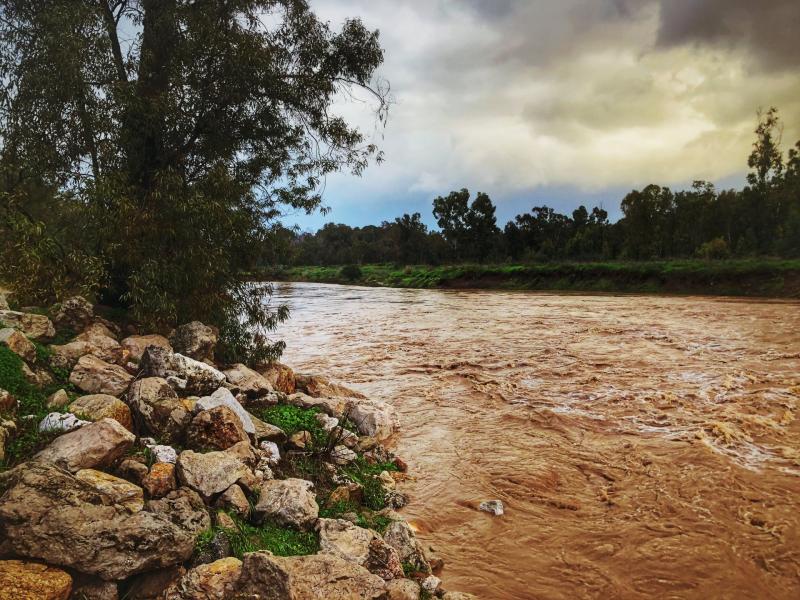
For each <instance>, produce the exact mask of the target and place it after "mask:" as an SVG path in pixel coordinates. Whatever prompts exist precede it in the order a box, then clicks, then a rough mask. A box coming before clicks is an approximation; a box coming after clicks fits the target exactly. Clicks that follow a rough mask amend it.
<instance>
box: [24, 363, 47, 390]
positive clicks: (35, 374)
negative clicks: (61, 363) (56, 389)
mask: <svg viewBox="0 0 800 600" xmlns="http://www.w3.org/2000/svg"><path fill="white" fill-rule="evenodd" d="M22 375H23V377H25V379H26V380H27V381H28V383H32V384H33V385H35V386H38V387H46V386H48V385H50V384H52V383H53V378H52V377H51V376H50V374H49V373H48V372H47V371H46V370H45V369H43V368H41V367H38V368H36V370H35V371H32V370H31V368H30V367H29V366H28V365H27V363H22Z"/></svg>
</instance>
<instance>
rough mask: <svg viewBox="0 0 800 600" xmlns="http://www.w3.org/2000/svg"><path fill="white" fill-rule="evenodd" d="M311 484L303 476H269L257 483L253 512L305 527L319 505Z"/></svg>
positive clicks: (287, 523) (263, 516)
mask: <svg viewBox="0 0 800 600" xmlns="http://www.w3.org/2000/svg"><path fill="white" fill-rule="evenodd" d="M313 487H314V484H313V483H311V482H310V481H306V480H304V479H294V478H292V479H273V480H270V481H265V482H264V483H263V484H262V485H261V490H260V493H259V496H258V503H257V504H256V506H255V509H254V512H255V515H256V516H257V517H258V518H259V519H261V520H263V519H265V518H269V519H272V520H275V521H277V522H278V523H280V524H281V525H290V526H292V527H297V528H298V529H308V528H310V527H311V526H312V525H313V524H314V521H316V520H317V517H318V516H319V506H318V505H317V501H316V499H315V497H314V493H313V492H312V491H311V490H312V488H313Z"/></svg>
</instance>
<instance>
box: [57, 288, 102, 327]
mask: <svg viewBox="0 0 800 600" xmlns="http://www.w3.org/2000/svg"><path fill="white" fill-rule="evenodd" d="M50 312H51V313H52V314H53V322H54V323H55V324H56V325H57V326H58V327H59V328H60V329H71V330H72V331H82V330H83V329H85V328H86V327H87V326H88V325H89V324H90V323H91V322H92V319H94V307H93V306H92V303H91V302H89V301H88V300H87V299H86V298H84V297H83V296H73V297H72V298H67V299H66V300H64V301H63V302H62V303H61V304H57V305H55V306H53V307H52V308H51V309H50Z"/></svg>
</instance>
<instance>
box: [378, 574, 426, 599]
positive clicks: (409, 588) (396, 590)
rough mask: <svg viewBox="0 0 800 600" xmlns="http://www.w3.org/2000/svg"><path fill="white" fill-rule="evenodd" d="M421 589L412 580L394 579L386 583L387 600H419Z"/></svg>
mask: <svg viewBox="0 0 800 600" xmlns="http://www.w3.org/2000/svg"><path fill="white" fill-rule="evenodd" d="M419 596H420V587H419V584H418V583H417V582H416V581H412V580H411V579H393V580H392V581H387V582H386V600H419Z"/></svg>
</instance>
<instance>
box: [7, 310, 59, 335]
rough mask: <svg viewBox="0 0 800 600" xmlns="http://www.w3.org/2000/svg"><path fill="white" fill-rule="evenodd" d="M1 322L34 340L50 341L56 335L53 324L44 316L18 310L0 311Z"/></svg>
mask: <svg viewBox="0 0 800 600" xmlns="http://www.w3.org/2000/svg"><path fill="white" fill-rule="evenodd" d="M0 322H2V323H5V324H6V325H7V326H9V327H13V328H14V329H19V330H20V331H21V332H22V333H24V334H25V335H26V336H27V337H29V338H31V339H32V340H49V339H50V338H52V337H53V336H55V334H56V328H55V327H53V323H52V322H51V321H50V319H48V318H47V317H45V316H44V315H37V314H35V313H24V312H19V311H16V310H0Z"/></svg>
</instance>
